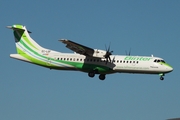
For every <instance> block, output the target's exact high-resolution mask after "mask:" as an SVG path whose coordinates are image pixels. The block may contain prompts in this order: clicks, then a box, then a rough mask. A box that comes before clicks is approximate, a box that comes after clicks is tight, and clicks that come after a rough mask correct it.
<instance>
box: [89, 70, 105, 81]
mask: <svg viewBox="0 0 180 120" xmlns="http://www.w3.org/2000/svg"><path fill="white" fill-rule="evenodd" d="M95 74H96V71H91V72H89V73H88V76H89V77H91V78H93V77H94V76H95ZM105 78H106V74H100V75H99V79H100V80H105Z"/></svg>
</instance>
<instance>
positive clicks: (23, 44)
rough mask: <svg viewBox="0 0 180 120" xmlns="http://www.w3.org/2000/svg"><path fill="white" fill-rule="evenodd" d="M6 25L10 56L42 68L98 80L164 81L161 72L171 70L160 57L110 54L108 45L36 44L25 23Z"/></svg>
mask: <svg viewBox="0 0 180 120" xmlns="http://www.w3.org/2000/svg"><path fill="white" fill-rule="evenodd" d="M7 28H9V29H12V30H13V34H14V38H15V45H16V50H17V53H16V54H10V57H11V58H14V59H18V60H21V61H24V62H28V63H32V64H35V65H39V66H42V67H45V68H49V69H55V70H73V71H81V72H86V73H88V76H89V77H91V78H93V77H94V76H95V75H96V74H99V79H100V80H105V78H106V75H107V74H113V73H134V74H158V75H159V76H160V80H164V75H165V74H166V73H169V72H171V71H173V67H171V66H170V65H169V64H168V63H166V62H165V61H164V60H163V59H162V58H160V57H154V56H153V55H152V56H131V55H113V54H112V53H113V51H110V46H109V47H108V48H107V47H106V50H99V49H92V48H90V47H86V46H84V45H81V44H79V43H76V42H73V41H71V40H68V39H61V40H59V41H60V42H62V43H64V44H65V45H66V47H67V48H69V49H70V50H72V51H74V53H62V52H57V51H54V50H51V49H47V48H44V47H41V46H40V45H39V44H38V43H36V42H35V41H34V40H33V39H32V38H31V37H30V33H31V32H30V31H28V30H27V29H26V26H23V25H20V24H15V25H12V26H7Z"/></svg>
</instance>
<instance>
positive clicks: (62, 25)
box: [0, 0, 180, 120]
mask: <svg viewBox="0 0 180 120" xmlns="http://www.w3.org/2000/svg"><path fill="white" fill-rule="evenodd" d="M0 3H1V7H0V11H1V15H0V16H1V22H0V32H1V44H0V48H1V51H0V54H1V67H0V71H1V75H0V119H2V120H12V119H13V120H24V119H26V120H32V119H33V120H50V119H51V120H57V119H61V120H72V119H73V120H110V119H111V120H132V119H133V120H164V119H168V118H174V117H180V109H179V108H180V94H179V91H180V87H179V85H180V74H179V71H180V69H179V65H180V64H179V61H180V55H179V45H180V14H179V13H180V1H179V0H173V1H172V0H171V1H170V0H151V1H143V0H139V1H131V0H129V1H120V0H113V1H112V0H99V1H95V0H91V1H87V0H78V1H73V0H51V1H47V0H44V1H40V0H37V1H30V0H16V1H14V0H9V1H5V0H4V1H1V2H0ZM12 24H23V25H25V26H26V27H27V29H29V30H30V31H32V34H31V37H32V38H33V39H35V40H36V42H38V43H39V44H40V45H42V46H44V47H46V48H49V49H53V50H57V51H61V52H71V51H70V50H68V49H67V48H66V47H65V45H64V44H62V43H60V42H58V40H59V39H61V38H67V39H70V40H73V41H75V42H78V43H81V44H84V45H86V46H89V47H92V48H98V49H105V44H106V45H108V44H109V43H111V49H112V50H113V51H114V54H125V51H126V50H129V49H130V48H131V54H132V55H146V56H150V55H151V54H153V55H154V56H158V57H161V58H164V59H165V61H166V62H168V63H169V64H170V65H172V66H173V68H174V71H173V72H172V73H170V74H167V75H166V76H165V80H164V81H160V80H159V76H158V75H138V74H113V75H107V78H106V80H105V81H100V80H99V79H98V77H97V76H96V77H95V78H93V79H92V78H89V77H88V75H87V74H86V73H81V72H71V71H55V70H49V69H46V68H42V67H39V66H35V65H32V64H28V63H25V62H21V61H18V60H14V59H11V58H10V57H9V54H11V53H16V49H15V44H14V38H13V35H12V31H11V30H9V29H6V28H5V27H6V26H7V25H12Z"/></svg>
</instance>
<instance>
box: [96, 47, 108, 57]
mask: <svg viewBox="0 0 180 120" xmlns="http://www.w3.org/2000/svg"><path fill="white" fill-rule="evenodd" d="M105 54H106V51H105V50H98V49H94V53H93V57H99V58H104V55H105Z"/></svg>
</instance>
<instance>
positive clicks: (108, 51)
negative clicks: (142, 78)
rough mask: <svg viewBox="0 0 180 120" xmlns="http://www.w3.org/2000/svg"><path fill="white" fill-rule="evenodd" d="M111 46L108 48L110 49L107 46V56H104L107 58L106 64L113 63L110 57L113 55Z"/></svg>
mask: <svg viewBox="0 0 180 120" xmlns="http://www.w3.org/2000/svg"><path fill="white" fill-rule="evenodd" d="M110 46H111V43H110V44H109V47H108V48H107V46H106V45H105V48H106V54H105V55H104V57H105V58H106V64H107V63H108V60H109V61H110V62H111V58H110V55H112V53H113V51H110Z"/></svg>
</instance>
